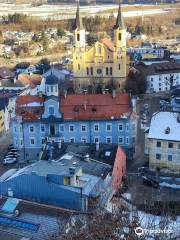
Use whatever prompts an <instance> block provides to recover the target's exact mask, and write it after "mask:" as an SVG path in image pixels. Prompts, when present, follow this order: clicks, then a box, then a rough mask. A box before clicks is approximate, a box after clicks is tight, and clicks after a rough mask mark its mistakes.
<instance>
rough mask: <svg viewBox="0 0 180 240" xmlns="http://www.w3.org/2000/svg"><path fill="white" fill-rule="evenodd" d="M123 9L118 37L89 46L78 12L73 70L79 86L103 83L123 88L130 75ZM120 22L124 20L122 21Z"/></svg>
mask: <svg viewBox="0 0 180 240" xmlns="http://www.w3.org/2000/svg"><path fill="white" fill-rule="evenodd" d="M120 11H121V9H120V10H119V14H118V18H119V21H118V19H117V23H116V26H115V28H114V39H113V40H111V39H108V38H105V39H102V40H100V41H97V42H96V43H95V44H94V45H92V46H88V45H87V44H86V40H85V29H84V28H83V26H82V22H81V21H80V16H78V14H80V13H79V9H78V10H77V15H76V18H77V17H78V19H77V20H76V21H77V22H78V24H79V22H80V24H79V25H78V24H76V26H75V29H74V48H73V71H74V82H75V89H76V90H83V89H87V87H88V86H92V87H95V86H97V85H98V84H101V86H102V87H103V88H106V87H107V86H108V85H110V86H111V88H115V89H117V90H119V91H120V90H122V88H123V86H124V83H125V80H126V76H127V70H126V69H127V63H126V30H125V27H124V24H122V21H123V20H122V17H121V12H120ZM119 22H120V23H119Z"/></svg>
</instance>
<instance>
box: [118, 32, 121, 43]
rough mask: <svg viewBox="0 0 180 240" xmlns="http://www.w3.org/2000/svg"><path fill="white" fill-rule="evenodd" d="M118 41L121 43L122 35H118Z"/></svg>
mask: <svg viewBox="0 0 180 240" xmlns="http://www.w3.org/2000/svg"><path fill="white" fill-rule="evenodd" d="M118 39H119V41H121V33H119V34H118Z"/></svg>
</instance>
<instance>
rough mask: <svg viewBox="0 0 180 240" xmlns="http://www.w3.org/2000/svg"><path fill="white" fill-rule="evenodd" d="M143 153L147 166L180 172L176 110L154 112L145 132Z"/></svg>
mask: <svg viewBox="0 0 180 240" xmlns="http://www.w3.org/2000/svg"><path fill="white" fill-rule="evenodd" d="M145 153H146V154H147V155H148V156H149V167H150V169H151V170H155V171H156V170H158V171H161V172H167V173H176V174H179V173H180V115H179V113H177V112H159V113H156V114H154V116H153V117H152V120H151V124H150V128H149V130H148V131H147V132H146V140H145Z"/></svg>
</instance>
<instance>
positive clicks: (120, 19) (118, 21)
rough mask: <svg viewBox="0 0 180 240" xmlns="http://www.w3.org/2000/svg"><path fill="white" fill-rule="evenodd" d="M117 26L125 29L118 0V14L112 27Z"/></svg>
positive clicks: (115, 27)
mask: <svg viewBox="0 0 180 240" xmlns="http://www.w3.org/2000/svg"><path fill="white" fill-rule="evenodd" d="M117 28H120V29H125V25H124V20H123V16H122V9H121V1H120V0H119V10H118V16H117V20H116V24H115V25H114V29H117Z"/></svg>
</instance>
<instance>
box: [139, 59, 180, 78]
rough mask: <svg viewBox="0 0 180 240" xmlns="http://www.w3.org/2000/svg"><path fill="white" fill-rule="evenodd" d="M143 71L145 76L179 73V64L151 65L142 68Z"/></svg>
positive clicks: (163, 63)
mask: <svg viewBox="0 0 180 240" xmlns="http://www.w3.org/2000/svg"><path fill="white" fill-rule="evenodd" d="M143 69H145V75H146V76H149V75H150V76H151V75H159V74H169V73H179V72H180V63H177V62H162V63H152V64H151V65H150V66H143Z"/></svg>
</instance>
